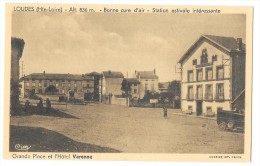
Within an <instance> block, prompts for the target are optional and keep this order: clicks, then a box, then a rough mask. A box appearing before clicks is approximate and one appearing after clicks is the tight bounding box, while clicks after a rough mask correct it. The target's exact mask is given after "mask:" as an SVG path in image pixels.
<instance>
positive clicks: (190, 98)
mask: <svg viewBox="0 0 260 166" xmlns="http://www.w3.org/2000/svg"><path fill="white" fill-rule="evenodd" d="M186 99H187V100H190V101H192V100H194V95H193V94H187V97H186Z"/></svg>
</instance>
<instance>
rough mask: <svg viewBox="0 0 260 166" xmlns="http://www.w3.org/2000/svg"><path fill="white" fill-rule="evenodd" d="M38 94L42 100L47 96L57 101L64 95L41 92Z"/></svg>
mask: <svg viewBox="0 0 260 166" xmlns="http://www.w3.org/2000/svg"><path fill="white" fill-rule="evenodd" d="M38 96H39V97H41V98H42V99H43V100H46V99H47V98H49V100H51V101H59V97H60V96H65V95H59V94H54V95H47V94H46V95H45V94H41V95H39V94H38Z"/></svg>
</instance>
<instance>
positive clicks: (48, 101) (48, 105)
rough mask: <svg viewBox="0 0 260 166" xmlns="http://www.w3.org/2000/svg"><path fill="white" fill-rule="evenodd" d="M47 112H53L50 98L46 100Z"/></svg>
mask: <svg viewBox="0 0 260 166" xmlns="http://www.w3.org/2000/svg"><path fill="white" fill-rule="evenodd" d="M46 112H47V113H50V112H51V101H50V100H49V98H47V99H46Z"/></svg>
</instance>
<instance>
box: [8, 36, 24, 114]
mask: <svg viewBox="0 0 260 166" xmlns="http://www.w3.org/2000/svg"><path fill="white" fill-rule="evenodd" d="M24 45H25V42H24V40H23V39H19V38H15V37H12V38H11V77H10V109H11V113H12V112H13V111H15V108H16V106H18V104H19V75H20V73H19V60H20V58H21V57H22V53H23V49H24Z"/></svg>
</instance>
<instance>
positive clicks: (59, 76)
mask: <svg viewBox="0 0 260 166" xmlns="http://www.w3.org/2000/svg"><path fill="white" fill-rule="evenodd" d="M24 78H31V79H46V80H93V79H94V78H93V76H86V75H81V74H55V73H32V74H30V75H28V76H25V77H24Z"/></svg>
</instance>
